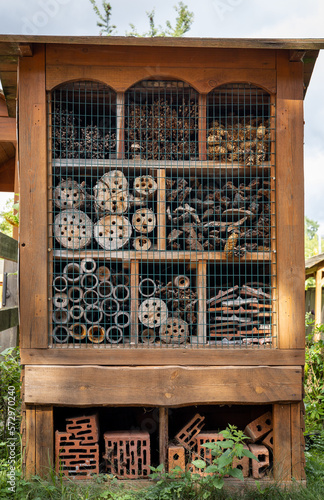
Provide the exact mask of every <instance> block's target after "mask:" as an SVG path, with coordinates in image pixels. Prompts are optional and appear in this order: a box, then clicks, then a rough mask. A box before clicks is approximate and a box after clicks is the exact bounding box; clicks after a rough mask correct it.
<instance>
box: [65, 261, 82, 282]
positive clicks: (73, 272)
mask: <svg viewBox="0 0 324 500" xmlns="http://www.w3.org/2000/svg"><path fill="white" fill-rule="evenodd" d="M80 273H81V269H80V266H79V264H77V263H76V262H69V263H68V264H66V266H65V267H64V269H63V275H64V276H65V277H66V279H67V281H68V282H69V283H77V282H78V281H80V278H81V274H80Z"/></svg>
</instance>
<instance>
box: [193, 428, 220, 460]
mask: <svg viewBox="0 0 324 500" xmlns="http://www.w3.org/2000/svg"><path fill="white" fill-rule="evenodd" d="M217 441H224V437H223V436H222V434H219V433H218V432H213V431H211V432H200V433H199V434H198V436H197V454H198V457H199V458H201V459H202V460H205V461H206V462H211V461H212V459H213V456H212V454H211V450H210V449H209V448H205V447H204V446H202V445H203V444H205V443H216V442H217Z"/></svg>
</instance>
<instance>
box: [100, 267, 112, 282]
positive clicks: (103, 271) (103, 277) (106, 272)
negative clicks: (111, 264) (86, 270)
mask: <svg viewBox="0 0 324 500" xmlns="http://www.w3.org/2000/svg"><path fill="white" fill-rule="evenodd" d="M97 276H98V280H99V283H101V281H108V280H109V278H110V269H109V268H108V267H107V266H99V267H98V269H97Z"/></svg>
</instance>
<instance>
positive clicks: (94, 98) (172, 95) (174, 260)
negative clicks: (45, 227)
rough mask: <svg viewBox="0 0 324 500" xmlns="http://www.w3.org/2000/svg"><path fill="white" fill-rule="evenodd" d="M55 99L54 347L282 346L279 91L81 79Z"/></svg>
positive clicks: (51, 105)
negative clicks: (117, 89) (275, 94)
mask: <svg viewBox="0 0 324 500" xmlns="http://www.w3.org/2000/svg"><path fill="white" fill-rule="evenodd" d="M48 104H49V120H48V124H49V138H50V139H49V149H50V150H51V151H50V154H49V158H50V161H49V188H50V189H49V193H51V195H50V199H49V222H50V231H49V248H50V250H51V252H49V255H50V259H49V320H50V324H49V332H50V344H51V345H52V346H53V347H58V346H62V347H72V348H73V347H77V346H78V347H82V346H84V347H87V346H97V347H106V348H123V347H137V348H141V347H145V348H150V349H153V348H176V347H181V348H194V347H196V348H198V347H199V348H207V347H209V348H226V347H227V348H230V347H237V348H240V347H250V348H253V347H254V348H267V347H273V346H275V345H276V307H275V304H276V301H275V287H276V262H275V147H274V137H275V130H274V106H273V103H272V101H271V98H270V96H269V95H268V94H267V93H266V92H264V91H263V90H262V89H260V88H257V87H255V86H252V85H249V84H231V85H226V86H223V87H219V88H217V89H215V90H213V91H212V92H211V93H210V94H209V95H207V96H199V94H198V93H197V92H196V91H195V90H194V89H193V88H191V87H190V86H189V85H188V84H186V83H183V82H176V81H168V80H165V81H153V80H145V81H142V82H140V83H138V84H136V85H135V86H133V87H132V88H130V89H129V90H128V91H127V92H126V93H125V94H122V95H121V94H120V95H119V97H118V100H117V97H116V94H115V93H114V92H113V91H112V90H111V89H109V88H108V87H107V86H105V85H103V84H98V83H93V82H74V83H71V84H66V85H64V86H61V87H60V88H59V89H57V90H55V91H54V92H52V94H51V95H49V103H48Z"/></svg>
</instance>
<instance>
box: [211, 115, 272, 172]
mask: <svg viewBox="0 0 324 500" xmlns="http://www.w3.org/2000/svg"><path fill="white" fill-rule="evenodd" d="M207 149H208V158H209V159H210V160H214V161H219V162H226V161H230V162H242V163H244V164H245V165H247V166H252V165H260V164H262V163H263V162H264V161H267V160H269V154H270V130H269V120H267V119H264V118H262V117H259V118H255V117H249V116H244V118H241V119H239V118H238V117H235V116H233V117H229V118H228V119H227V120H219V121H217V120H215V121H212V122H211V123H210V128H209V130H208V137H207Z"/></svg>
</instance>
